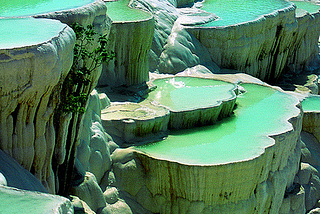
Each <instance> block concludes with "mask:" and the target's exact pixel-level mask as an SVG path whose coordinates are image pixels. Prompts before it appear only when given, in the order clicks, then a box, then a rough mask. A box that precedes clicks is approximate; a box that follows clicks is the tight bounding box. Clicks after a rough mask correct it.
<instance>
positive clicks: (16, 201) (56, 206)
mask: <svg viewBox="0 0 320 214" xmlns="http://www.w3.org/2000/svg"><path fill="white" fill-rule="evenodd" d="M0 198H1V200H0V212H1V213H34V214H42V213H50V214H72V213H73V207H72V205H71V203H70V201H69V200H68V199H66V198H63V197H61V196H56V195H51V194H45V193H39V192H32V191H25V190H20V189H16V188H10V187H2V186H0Z"/></svg>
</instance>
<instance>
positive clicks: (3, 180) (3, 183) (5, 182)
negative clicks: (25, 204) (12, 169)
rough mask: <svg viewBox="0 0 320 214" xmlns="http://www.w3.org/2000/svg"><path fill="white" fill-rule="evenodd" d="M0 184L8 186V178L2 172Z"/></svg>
mask: <svg viewBox="0 0 320 214" xmlns="http://www.w3.org/2000/svg"><path fill="white" fill-rule="evenodd" d="M0 185H1V186H7V179H6V177H4V175H3V174H2V173H1V172H0Z"/></svg>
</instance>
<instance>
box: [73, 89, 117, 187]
mask: <svg viewBox="0 0 320 214" xmlns="http://www.w3.org/2000/svg"><path fill="white" fill-rule="evenodd" d="M108 102H109V101H108V99H107V97H102V95H101V99H100V97H99V95H98V93H97V91H95V90H94V91H93V92H91V94H90V96H89V101H88V106H87V109H86V113H85V116H84V119H83V124H82V127H81V133H80V143H79V145H78V147H77V155H76V156H77V158H78V160H79V161H80V163H81V164H82V166H83V168H84V170H86V171H88V172H91V173H93V174H94V175H95V177H96V180H97V182H98V183H100V181H101V179H102V177H103V176H104V174H105V173H106V172H107V171H108V170H110V168H111V164H112V163H111V158H110V153H111V152H110V149H109V144H110V143H113V140H112V138H111V137H110V136H109V134H107V133H106V132H105V131H104V128H103V126H102V124H101V119H100V118H101V110H102V109H104V108H106V107H107V106H108V105H109V103H108Z"/></svg>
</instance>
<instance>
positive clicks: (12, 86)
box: [0, 20, 75, 192]
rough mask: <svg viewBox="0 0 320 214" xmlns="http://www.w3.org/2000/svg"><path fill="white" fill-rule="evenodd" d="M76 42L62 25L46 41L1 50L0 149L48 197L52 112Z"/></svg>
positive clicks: (51, 181) (51, 177) (53, 143)
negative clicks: (30, 173)
mask: <svg viewBox="0 0 320 214" xmlns="http://www.w3.org/2000/svg"><path fill="white" fill-rule="evenodd" d="M39 21H40V20H39ZM35 22H37V20H35ZM47 22H48V24H49V23H50V22H58V21H53V20H47ZM60 24H61V23H60ZM74 42H75V35H74V33H73V31H72V29H71V28H69V27H68V26H67V25H65V24H61V30H60V31H59V32H57V33H56V34H55V35H52V38H51V39H50V40H48V41H42V42H40V43H38V44H34V45H30V46H28V47H20V48H10V49H1V50H0V55H1V59H0V85H1V91H0V103H1V107H0V121H1V123H0V142H1V143H0V148H1V149H2V150H3V151H4V152H5V153H7V154H9V155H10V156H12V157H13V158H14V159H16V160H17V161H18V163H19V164H20V165H22V166H23V167H24V168H25V169H27V170H28V171H30V170H32V171H33V172H34V174H35V176H36V177H37V178H38V179H39V180H40V181H41V182H43V184H44V185H45V186H46V187H47V188H48V189H49V190H50V192H54V189H55V181H54V175H53V171H52V157H53V151H54V149H55V148H56V146H57V145H56V139H55V128H54V124H53V121H54V109H55V108H56V107H57V103H59V100H58V93H59V87H61V84H62V81H63V80H64V78H65V77H66V75H67V74H68V72H69V69H70V67H71V64H72V57H73V46H74ZM8 70H10V72H8ZM44 81H45V82H46V84H43V82H44Z"/></svg>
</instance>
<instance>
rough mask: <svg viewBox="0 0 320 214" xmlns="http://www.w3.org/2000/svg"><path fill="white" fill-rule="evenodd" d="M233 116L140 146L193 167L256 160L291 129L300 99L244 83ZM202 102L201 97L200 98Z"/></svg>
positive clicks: (161, 157)
mask: <svg viewBox="0 0 320 214" xmlns="http://www.w3.org/2000/svg"><path fill="white" fill-rule="evenodd" d="M241 86H243V87H244V89H245V90H246V93H244V94H242V95H240V96H239V97H238V98H237V108H236V109H235V111H234V115H233V116H231V117H230V118H226V119H223V120H221V121H219V122H218V123H217V124H215V125H212V126H205V127H199V128H193V129H192V130H178V131H171V132H170V135H169V136H168V138H167V139H165V140H163V141H160V142H157V143H152V144H147V145H144V146H141V147H137V149H139V150H140V151H142V152H145V153H147V154H149V155H151V156H153V157H155V158H157V159H166V160H170V161H173V162H179V163H183V164H188V165H189V164H191V165H214V164H225V163H231V162H238V161H244V160H248V159H252V158H255V157H257V156H259V155H261V154H262V153H264V151H265V149H266V148H267V147H269V146H271V145H273V144H274V140H273V139H272V138H271V137H270V136H272V135H277V134H280V133H283V132H286V131H287V130H290V129H291V128H292V125H291V124H290V123H289V122H288V120H289V119H290V118H292V117H294V116H295V115H297V114H299V111H300V110H299V109H298V108H297V107H296V105H297V104H298V100H297V99H296V98H295V97H293V96H290V95H288V94H286V93H283V92H279V91H278V90H276V89H273V88H270V87H266V86H261V85H256V84H242V85H241ZM197 98H198V99H199V100H201V99H203V97H202V96H198V97H197Z"/></svg>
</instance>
